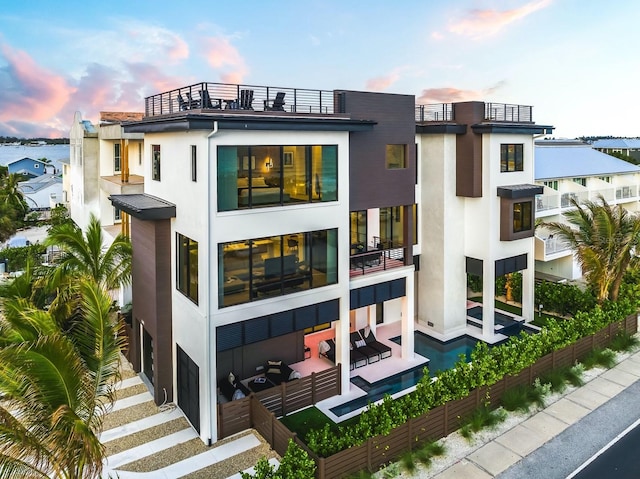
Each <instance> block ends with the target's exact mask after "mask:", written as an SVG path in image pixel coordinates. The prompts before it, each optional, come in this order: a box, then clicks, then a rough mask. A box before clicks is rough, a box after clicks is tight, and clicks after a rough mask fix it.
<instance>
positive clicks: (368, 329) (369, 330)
mask: <svg viewBox="0 0 640 479" xmlns="http://www.w3.org/2000/svg"><path fill="white" fill-rule="evenodd" d="M370 332H371V327H369V326H365V327H364V334H363V335H362V337H363V338H368V337H369V333H370Z"/></svg>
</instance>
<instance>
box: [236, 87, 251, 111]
mask: <svg viewBox="0 0 640 479" xmlns="http://www.w3.org/2000/svg"><path fill="white" fill-rule="evenodd" d="M238 108H240V109H241V110H253V90H240V102H239V104H238Z"/></svg>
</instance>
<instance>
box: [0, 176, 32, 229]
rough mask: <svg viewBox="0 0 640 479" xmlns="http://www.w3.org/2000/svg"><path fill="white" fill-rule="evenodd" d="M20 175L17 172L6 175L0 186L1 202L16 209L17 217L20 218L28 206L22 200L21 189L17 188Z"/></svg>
mask: <svg viewBox="0 0 640 479" xmlns="http://www.w3.org/2000/svg"><path fill="white" fill-rule="evenodd" d="M21 179H22V178H21V176H20V175H19V174H17V173H12V174H10V175H8V176H7V177H6V179H5V181H4V186H3V188H2V196H3V202H4V204H5V205H6V206H9V207H10V208H11V209H13V210H14V211H16V213H17V218H19V219H21V218H22V217H24V215H25V214H26V212H27V210H28V209H29V207H28V206H27V203H26V202H25V200H24V195H23V194H22V191H20V189H19V188H18V186H19V185H18V183H19V182H20V180H21Z"/></svg>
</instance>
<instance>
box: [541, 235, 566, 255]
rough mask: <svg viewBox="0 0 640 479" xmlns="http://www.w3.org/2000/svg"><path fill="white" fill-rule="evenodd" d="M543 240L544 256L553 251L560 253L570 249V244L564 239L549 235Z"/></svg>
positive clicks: (553, 252)
mask: <svg viewBox="0 0 640 479" xmlns="http://www.w3.org/2000/svg"><path fill="white" fill-rule="evenodd" d="M543 241H544V254H545V256H547V255H550V254H555V253H561V252H563V251H567V250H569V249H571V246H570V245H569V243H567V242H566V241H562V240H560V239H558V238H555V237H553V236H549V237H548V238H546V239H543Z"/></svg>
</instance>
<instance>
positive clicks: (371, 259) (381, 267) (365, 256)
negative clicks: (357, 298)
mask: <svg viewBox="0 0 640 479" xmlns="http://www.w3.org/2000/svg"><path fill="white" fill-rule="evenodd" d="M388 246H389V247H388V248H386V249H385V248H384V247H382V248H372V249H369V250H366V251H364V250H359V249H357V248H355V249H354V248H352V253H353V254H351V256H350V258H349V259H350V269H349V277H354V276H362V275H364V274H371V273H377V272H379V271H386V270H388V269H393V268H400V267H402V266H405V264H404V247H403V246H398V245H393V244H389V245H388ZM354 251H355V253H354Z"/></svg>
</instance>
